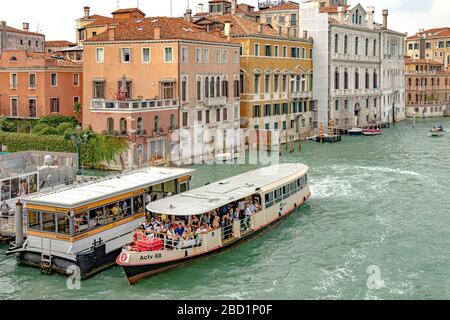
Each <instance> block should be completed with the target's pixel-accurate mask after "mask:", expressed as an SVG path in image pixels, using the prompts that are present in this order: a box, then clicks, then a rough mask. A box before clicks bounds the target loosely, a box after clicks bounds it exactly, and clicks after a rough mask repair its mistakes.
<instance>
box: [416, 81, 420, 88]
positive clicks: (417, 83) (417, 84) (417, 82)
mask: <svg viewBox="0 0 450 320" xmlns="http://www.w3.org/2000/svg"><path fill="white" fill-rule="evenodd" d="M418 86H419V79H416V87H418Z"/></svg>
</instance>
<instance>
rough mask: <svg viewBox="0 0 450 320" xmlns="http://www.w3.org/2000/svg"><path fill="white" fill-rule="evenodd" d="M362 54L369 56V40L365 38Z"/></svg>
mask: <svg viewBox="0 0 450 320" xmlns="http://www.w3.org/2000/svg"><path fill="white" fill-rule="evenodd" d="M364 54H365V55H366V57H367V56H368V55H369V38H366V47H365V52H364Z"/></svg>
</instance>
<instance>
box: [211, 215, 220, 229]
mask: <svg viewBox="0 0 450 320" xmlns="http://www.w3.org/2000/svg"><path fill="white" fill-rule="evenodd" d="M212 227H213V228H214V229H219V228H220V218H219V216H215V217H214V220H213V223H212Z"/></svg>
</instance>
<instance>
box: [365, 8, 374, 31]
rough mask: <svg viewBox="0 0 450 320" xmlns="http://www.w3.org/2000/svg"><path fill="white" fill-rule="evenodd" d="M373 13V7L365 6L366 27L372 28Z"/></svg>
mask: <svg viewBox="0 0 450 320" xmlns="http://www.w3.org/2000/svg"><path fill="white" fill-rule="evenodd" d="M374 14H375V7H372V6H371V7H367V27H368V28H369V29H373V27H374V25H373V21H374V20H373V17H374Z"/></svg>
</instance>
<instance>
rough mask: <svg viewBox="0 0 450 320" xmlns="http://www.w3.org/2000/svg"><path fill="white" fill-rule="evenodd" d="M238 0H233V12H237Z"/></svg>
mask: <svg viewBox="0 0 450 320" xmlns="http://www.w3.org/2000/svg"><path fill="white" fill-rule="evenodd" d="M236 8H237V0H231V14H236Z"/></svg>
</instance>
